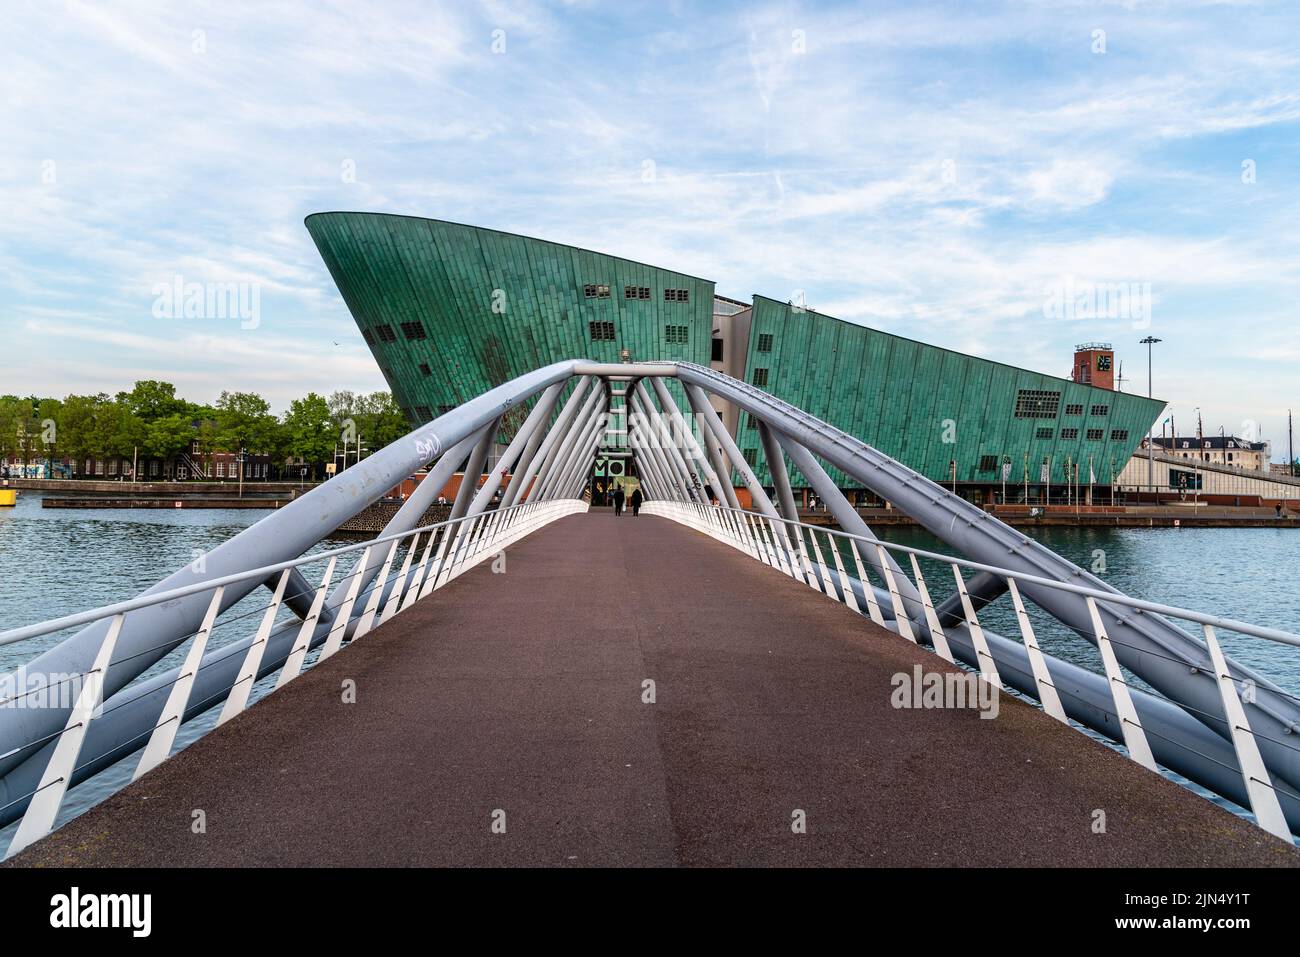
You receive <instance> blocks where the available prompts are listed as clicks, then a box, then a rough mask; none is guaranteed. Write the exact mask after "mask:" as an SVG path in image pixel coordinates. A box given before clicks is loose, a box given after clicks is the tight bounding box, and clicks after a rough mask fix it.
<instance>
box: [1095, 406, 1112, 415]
mask: <svg viewBox="0 0 1300 957" xmlns="http://www.w3.org/2000/svg"><path fill="white" fill-rule="evenodd" d="M1092 414H1093V415H1109V414H1110V406H1108V405H1094V406H1093V407H1092Z"/></svg>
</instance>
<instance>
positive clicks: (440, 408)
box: [438, 405, 456, 415]
mask: <svg viewBox="0 0 1300 957" xmlns="http://www.w3.org/2000/svg"><path fill="white" fill-rule="evenodd" d="M454 408H456V407H455V406H454V405H440V406H438V414H439V415H446V414H447V413H448V412H450V411H451V410H452V409H454Z"/></svg>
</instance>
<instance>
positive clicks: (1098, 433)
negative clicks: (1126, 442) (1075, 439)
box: [1088, 429, 1106, 442]
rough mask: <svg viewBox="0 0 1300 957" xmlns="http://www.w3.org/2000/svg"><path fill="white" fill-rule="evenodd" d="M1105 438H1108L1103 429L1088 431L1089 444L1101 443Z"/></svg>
mask: <svg viewBox="0 0 1300 957" xmlns="http://www.w3.org/2000/svg"><path fill="white" fill-rule="evenodd" d="M1105 437H1106V432H1105V431H1104V430H1103V429H1089V430H1088V441H1089V442H1100V441H1101V440H1102V439H1104V438H1105Z"/></svg>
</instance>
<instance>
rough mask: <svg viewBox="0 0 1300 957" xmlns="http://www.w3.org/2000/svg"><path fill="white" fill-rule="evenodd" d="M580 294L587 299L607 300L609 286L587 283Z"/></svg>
mask: <svg viewBox="0 0 1300 957" xmlns="http://www.w3.org/2000/svg"><path fill="white" fill-rule="evenodd" d="M582 294H583V295H584V296H586V297H587V298H588V299H608V298H609V286H608V285H607V284H605V283H588V284H587V285H585V286H583V287H582Z"/></svg>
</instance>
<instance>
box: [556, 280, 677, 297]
mask: <svg viewBox="0 0 1300 957" xmlns="http://www.w3.org/2000/svg"><path fill="white" fill-rule="evenodd" d="M582 295H583V296H584V297H585V298H587V299H608V298H609V284H608V283H603V282H589V283H587V284H586V285H585V286H583V287H582ZM623 298H624V299H649V298H650V287H649V286H624V287H623ZM690 301H691V291H690V290H689V289H665V290H664V302H690Z"/></svg>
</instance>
